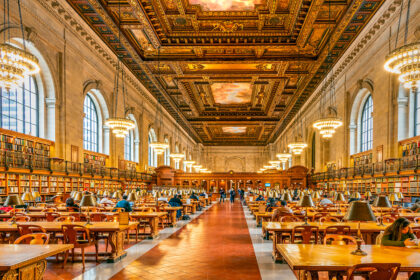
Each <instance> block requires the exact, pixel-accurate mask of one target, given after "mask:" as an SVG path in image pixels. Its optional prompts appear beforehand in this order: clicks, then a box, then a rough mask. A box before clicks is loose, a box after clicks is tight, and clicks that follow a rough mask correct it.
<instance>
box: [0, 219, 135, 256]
mask: <svg viewBox="0 0 420 280" xmlns="http://www.w3.org/2000/svg"><path fill="white" fill-rule="evenodd" d="M18 224H27V225H38V226H41V227H43V228H44V229H45V230H46V231H47V232H61V231H62V230H61V226H62V225H65V224H71V225H81V226H85V225H86V222H73V223H61V222H24V223H21V222H18ZM136 225H138V222H130V223H129V224H128V225H119V224H118V223H115V222H92V225H87V226H86V228H88V229H89V231H91V232H93V233H108V234H109V244H110V245H111V253H110V256H109V258H108V262H115V261H117V260H119V259H120V258H122V257H125V256H126V255H127V252H125V251H124V236H125V231H126V230H127V229H128V228H132V227H133V226H136ZM17 231H18V229H17V226H16V225H11V224H10V223H9V222H0V232H10V233H17Z"/></svg>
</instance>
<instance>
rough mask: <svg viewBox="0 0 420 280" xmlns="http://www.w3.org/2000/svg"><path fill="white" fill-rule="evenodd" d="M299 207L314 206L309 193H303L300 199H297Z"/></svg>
mask: <svg viewBox="0 0 420 280" xmlns="http://www.w3.org/2000/svg"><path fill="white" fill-rule="evenodd" d="M298 206H300V207H315V204H314V201H313V200H312V197H311V195H309V194H305V195H304V196H303V197H302V199H301V200H300V201H299V205H298Z"/></svg>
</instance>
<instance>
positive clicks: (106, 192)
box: [102, 190, 111, 196]
mask: <svg viewBox="0 0 420 280" xmlns="http://www.w3.org/2000/svg"><path fill="white" fill-rule="evenodd" d="M102 195H103V196H110V195H111V194H110V193H109V191H107V190H105V191H104V193H103V194H102Z"/></svg>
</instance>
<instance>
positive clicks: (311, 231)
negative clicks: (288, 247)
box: [291, 225, 319, 244]
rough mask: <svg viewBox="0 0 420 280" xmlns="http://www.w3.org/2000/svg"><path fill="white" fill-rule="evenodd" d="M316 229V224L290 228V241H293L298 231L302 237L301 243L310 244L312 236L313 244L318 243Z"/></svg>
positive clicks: (317, 229)
mask: <svg viewBox="0 0 420 280" xmlns="http://www.w3.org/2000/svg"><path fill="white" fill-rule="evenodd" d="M318 231H319V228H318V227H317V226H303V225H302V226H296V227H294V228H293V230H292V241H291V242H292V243H295V239H296V233H300V235H301V238H302V244H310V243H311V240H312V237H314V241H315V244H316V243H318Z"/></svg>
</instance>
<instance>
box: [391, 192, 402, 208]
mask: <svg viewBox="0 0 420 280" xmlns="http://www.w3.org/2000/svg"><path fill="white" fill-rule="evenodd" d="M388 199H389V201H391V205H392V206H394V202H398V201H400V200H399V199H398V196H397V194H396V193H390V194H389V195H388Z"/></svg>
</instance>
